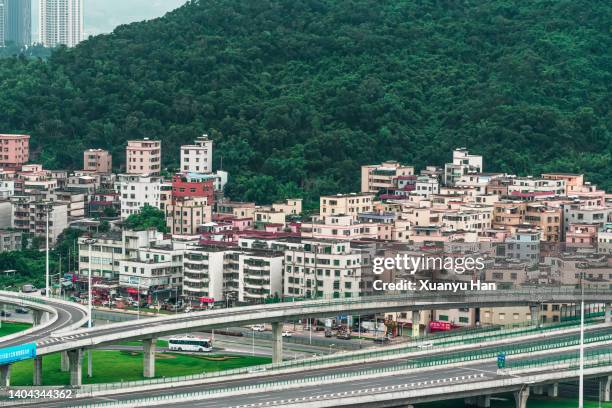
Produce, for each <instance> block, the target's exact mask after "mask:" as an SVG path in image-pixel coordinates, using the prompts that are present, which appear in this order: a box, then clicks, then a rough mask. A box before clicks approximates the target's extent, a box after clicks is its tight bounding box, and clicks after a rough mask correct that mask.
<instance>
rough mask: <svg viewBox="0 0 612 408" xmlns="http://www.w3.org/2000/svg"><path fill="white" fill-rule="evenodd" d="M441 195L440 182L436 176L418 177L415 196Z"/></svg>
mask: <svg viewBox="0 0 612 408" xmlns="http://www.w3.org/2000/svg"><path fill="white" fill-rule="evenodd" d="M439 193H440V182H439V181H438V178H437V177H434V176H419V177H417V180H416V183H415V186H414V194H418V195H420V196H423V197H429V196H430V195H431V194H439Z"/></svg>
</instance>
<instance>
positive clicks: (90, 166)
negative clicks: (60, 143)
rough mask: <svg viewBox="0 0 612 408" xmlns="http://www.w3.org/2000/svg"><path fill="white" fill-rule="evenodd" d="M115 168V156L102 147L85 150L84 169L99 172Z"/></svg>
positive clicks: (107, 171) (108, 171)
mask: <svg viewBox="0 0 612 408" xmlns="http://www.w3.org/2000/svg"><path fill="white" fill-rule="evenodd" d="M112 169H113V156H112V155H111V154H110V153H109V152H108V151H107V150H102V149H88V150H85V151H84V152H83V170H84V171H95V172H97V173H110V172H111V171H112Z"/></svg>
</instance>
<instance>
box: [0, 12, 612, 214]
mask: <svg viewBox="0 0 612 408" xmlns="http://www.w3.org/2000/svg"><path fill="white" fill-rule="evenodd" d="M610 21H612V3H611V2H593V1H590V0H533V1H521V0H490V1H486V2H485V1H467V0H459V1H457V0H452V1H451V0H415V1H400V0H301V1H295V0H258V1H251V0H206V1H197V0H192V1H190V2H188V3H187V4H186V5H185V6H183V7H181V8H179V9H177V10H175V11H173V12H171V13H169V14H167V15H166V16H164V17H163V18H159V19H155V20H151V21H147V22H142V23H134V24H130V25H125V26H120V27H118V28H117V29H116V30H115V31H114V32H113V33H111V34H108V35H99V36H95V37H91V38H90V39H89V40H87V41H85V42H83V43H82V44H80V45H79V46H77V47H76V48H74V49H65V48H61V49H58V50H56V51H55V52H54V53H53V54H52V55H51V57H50V58H49V59H48V60H46V61H43V60H31V59H25V58H9V59H3V60H0V131H2V132H26V133H30V134H32V135H33V140H32V145H33V146H32V151H33V154H34V156H35V157H36V159H37V160H39V161H42V163H43V164H44V165H46V166H48V167H52V168H80V167H81V165H82V163H81V161H82V151H83V150H84V149H86V148H92V147H97V148H106V149H109V150H110V151H111V152H112V153H113V155H114V157H113V162H114V164H115V165H116V166H121V165H123V163H122V162H123V161H124V160H125V155H124V153H123V148H124V146H125V142H126V140H128V139H133V138H140V137H151V138H158V139H161V140H162V142H163V143H162V151H163V155H164V161H165V163H164V164H165V165H166V166H171V167H176V165H177V162H178V157H179V151H178V145H179V144H182V143H187V142H191V141H192V140H193V139H194V138H195V137H197V136H199V135H200V134H202V133H204V132H207V133H209V134H210V135H211V136H212V137H213V139H214V140H215V149H216V150H215V166H216V168H219V167H220V166H221V163H222V164H223V169H225V170H228V171H229V172H230V178H231V181H230V184H229V185H228V194H229V195H230V196H231V197H232V198H235V199H244V200H258V201H271V200H276V199H281V198H284V197H288V196H296V195H298V196H303V197H305V198H306V199H307V200H308V199H313V198H315V197H317V196H318V195H320V194H328V193H336V192H343V191H354V190H357V189H358V188H359V176H360V175H359V167H360V166H361V165H363V164H372V163H377V162H380V161H382V160H385V159H394V160H398V161H401V162H405V163H407V164H414V165H416V166H417V167H422V166H425V165H426V164H436V165H441V164H443V163H444V162H446V161H449V159H450V152H451V150H452V149H453V148H455V147H460V146H465V147H468V148H469V149H470V150H471V151H472V152H473V153H476V154H483V155H484V156H485V169H486V170H490V171H505V172H509V173H514V174H529V173H538V172H542V171H565V172H584V173H585V174H586V175H587V177H588V178H589V179H590V180H592V181H594V182H596V183H598V184H600V185H601V186H602V187H604V188H607V189H611V188H612V143H611V142H612V137H611V134H610V119H611V117H612V116H611V114H610V106H612V103H611V100H610V95H612V92H610V91H611V89H610V86H611V85H610V84H612V74H611V70H610V67H611V63H612V61H611V58H612V57H611V56H610V52H609V50H610V49H611V48H612V40H611V36H610V31H609V27H610ZM311 202H312V201H311Z"/></svg>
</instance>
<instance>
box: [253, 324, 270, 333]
mask: <svg viewBox="0 0 612 408" xmlns="http://www.w3.org/2000/svg"><path fill="white" fill-rule="evenodd" d="M251 329H253V331H256V332H263V331H266V327H265V326H264V325H263V324H256V325H254V326H252V327H251Z"/></svg>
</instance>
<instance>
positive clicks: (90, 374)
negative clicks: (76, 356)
mask: <svg viewBox="0 0 612 408" xmlns="http://www.w3.org/2000/svg"><path fill="white" fill-rule="evenodd" d="M91 377H93V350H92V349H89V350H87V378H91Z"/></svg>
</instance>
